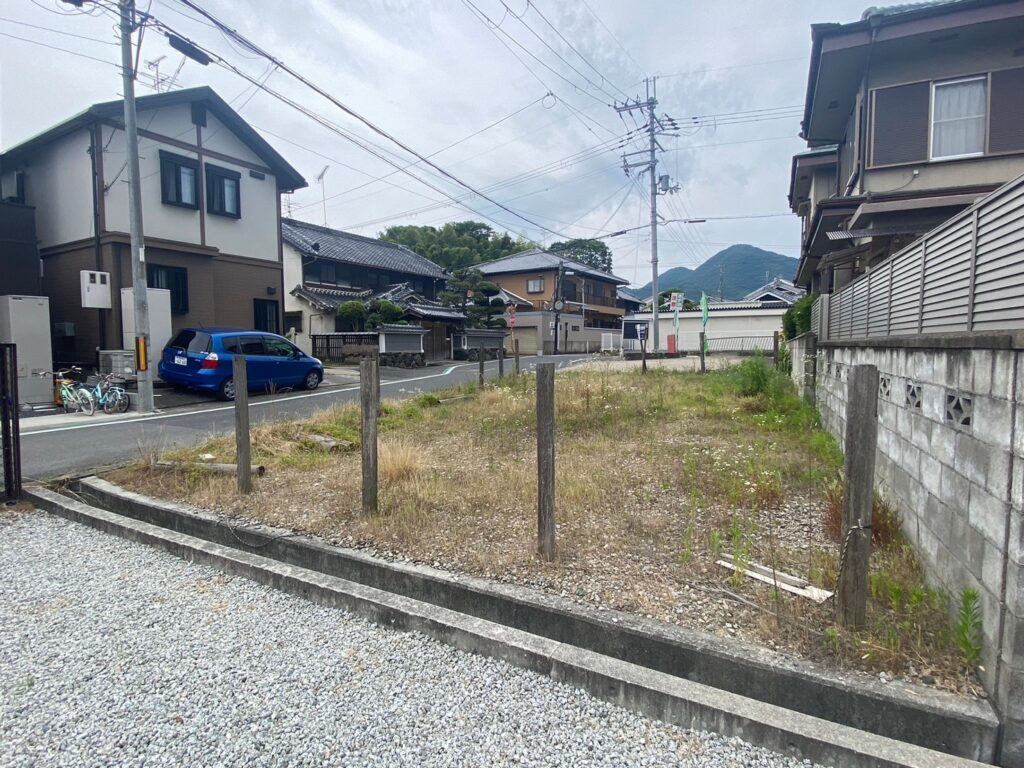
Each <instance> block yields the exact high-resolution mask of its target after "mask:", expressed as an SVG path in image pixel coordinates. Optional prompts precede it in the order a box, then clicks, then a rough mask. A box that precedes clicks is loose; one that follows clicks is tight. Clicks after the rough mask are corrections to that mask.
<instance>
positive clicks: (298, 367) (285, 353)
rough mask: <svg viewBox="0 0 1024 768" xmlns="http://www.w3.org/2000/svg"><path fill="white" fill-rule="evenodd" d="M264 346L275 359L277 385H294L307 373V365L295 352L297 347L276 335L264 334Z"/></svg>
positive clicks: (274, 369) (274, 378)
mask: <svg viewBox="0 0 1024 768" xmlns="http://www.w3.org/2000/svg"><path fill="white" fill-rule="evenodd" d="M263 346H264V348H265V349H266V351H267V356H268V357H270V358H272V359H273V361H274V362H273V369H272V371H273V372H272V374H271V376H272V381H273V383H274V385H275V386H277V387H294V386H296V385H298V384H299V383H301V382H302V380H303V378H304V377H305V375H306V367H307V366H306V365H304V364H303V362H302V360H301V358H300V357H299V356H297V355H296V354H295V353H296V352H297V351H298V350H297V348H296V347H295V346H294V345H292V344H289V343H288V342H287V341H285V340H284V339H279V338H277V337H276V336H264V337H263Z"/></svg>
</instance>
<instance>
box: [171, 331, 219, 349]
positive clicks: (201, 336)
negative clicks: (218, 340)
mask: <svg viewBox="0 0 1024 768" xmlns="http://www.w3.org/2000/svg"><path fill="white" fill-rule="evenodd" d="M167 346H168V347H176V348H179V349H184V350H185V351H187V352H209V351H210V334H208V333H203V332H202V331H194V330H192V329H191V328H186V329H185V330H183V331H179V332H178V335H177V336H175V337H174V338H173V339H172V340H171V342H170V343H169V344H168V345H167Z"/></svg>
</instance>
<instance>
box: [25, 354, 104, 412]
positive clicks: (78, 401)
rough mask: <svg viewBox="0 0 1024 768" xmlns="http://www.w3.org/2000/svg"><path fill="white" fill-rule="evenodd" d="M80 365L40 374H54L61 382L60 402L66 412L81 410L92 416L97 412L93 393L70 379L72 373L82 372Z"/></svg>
mask: <svg viewBox="0 0 1024 768" xmlns="http://www.w3.org/2000/svg"><path fill="white" fill-rule="evenodd" d="M81 372H82V369H81V368H79V367H78V366H72V367H70V368H64V369H62V370H59V371H50V372H49V373H46V372H43V373H41V374H39V375H40V376H54V377H56V379H57V381H58V382H59V384H60V404H61V405H63V406H64V412H65V413H71V412H77V411H81V412H82V413H84V414H85V415H86V416H92V415H93V414H94V413H95V412H96V403H95V401H94V400H93V397H92V393H91V392H89V390H88V389H83V388H82V385H81V384H79V383H78V382H77V381H75V380H74V379H69V378H68V375H69V374H71V373H81Z"/></svg>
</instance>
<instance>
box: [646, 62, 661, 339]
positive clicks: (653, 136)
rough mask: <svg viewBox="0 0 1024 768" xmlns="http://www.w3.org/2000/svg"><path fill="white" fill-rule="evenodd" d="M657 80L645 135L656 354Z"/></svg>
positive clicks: (649, 99) (653, 83)
mask: <svg viewBox="0 0 1024 768" xmlns="http://www.w3.org/2000/svg"><path fill="white" fill-rule="evenodd" d="M657 80H658V78H656V77H652V78H651V79H650V85H651V88H650V90H648V93H647V111H648V120H647V133H648V135H649V136H650V142H651V146H650V151H651V159H650V165H649V167H648V172H649V173H650V174H651V292H652V294H653V296H654V301H653V302H652V303H651V313H652V314H651V319H652V321H653V322H652V325H653V326H654V327H653V328H652V329H651V333H652V336H651V338H652V340H653V346H652V347H651V351H652V352H655V353H656V352H657V351H658V349H659V344H658V303H659V302H658V174H657V167H658V157H657V155H656V154H655V150H656V149H657V146H658V138H657V130H658V124H657V121H656V120H655V116H654V108H655V107H656V106H657V105H658V99H657V95H658V88H657Z"/></svg>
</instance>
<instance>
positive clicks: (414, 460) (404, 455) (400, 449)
mask: <svg viewBox="0 0 1024 768" xmlns="http://www.w3.org/2000/svg"><path fill="white" fill-rule="evenodd" d="M422 470H423V459H422V458H421V456H420V453H419V449H418V448H417V447H416V445H415V444H414V443H413V442H412V441H411V440H408V439H406V438H391V439H388V440H382V441H381V444H380V449H379V452H378V456H377V472H378V477H379V478H380V481H381V482H382V483H401V482H404V481H407V480H409V479H411V478H413V477H415V476H416V475H418V474H419V473H420V472H421V471H422Z"/></svg>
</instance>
